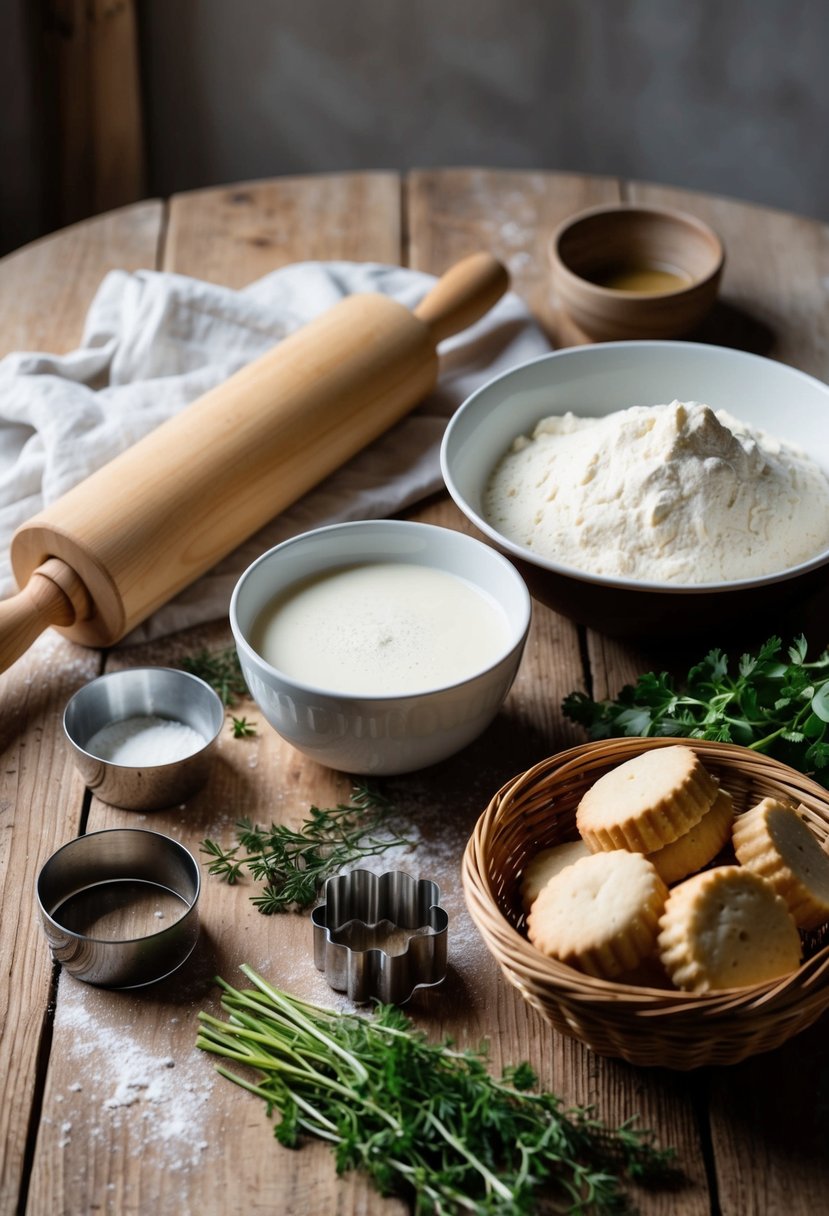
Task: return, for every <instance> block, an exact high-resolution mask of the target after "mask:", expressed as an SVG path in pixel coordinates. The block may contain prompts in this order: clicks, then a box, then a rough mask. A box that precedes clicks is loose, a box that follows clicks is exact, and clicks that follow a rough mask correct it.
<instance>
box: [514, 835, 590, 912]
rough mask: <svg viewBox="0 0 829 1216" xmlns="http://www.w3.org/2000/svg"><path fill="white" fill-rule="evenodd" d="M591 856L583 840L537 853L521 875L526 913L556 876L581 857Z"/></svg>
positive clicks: (568, 841)
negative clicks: (549, 881)
mask: <svg viewBox="0 0 829 1216" xmlns="http://www.w3.org/2000/svg"><path fill="white" fill-rule="evenodd" d="M589 855H590V850H589V849H588V847H587V845H586V844H585V843H584V841H583V840H565V841H563V843H562V844H557V845H554V846H553V847H552V848H551V849H542V851H541V852H540V853H536V855H535V857H533V858H531V859H530V861H528V862H527V865H526V866H525V867H524V873H523V874H522V875H521V903H522V904H523V906H524V911H525V912H529V910H530V908H531V907H532V906H533V903H534V902H535V899H536V897H537V896H538V894H539V893H540V891H541V890H542V888H543V887H545V886H546V885H547V882H548V880H549V879H551V878H552V877H553V875H554V874H558V873H559V872H560V871H561V870H563V869H564V868H565V866H571V865H572V864H573V862H574V861H578V860H579V858H580V857H588V856H589Z"/></svg>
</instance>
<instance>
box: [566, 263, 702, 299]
mask: <svg viewBox="0 0 829 1216" xmlns="http://www.w3.org/2000/svg"><path fill="white" fill-rule="evenodd" d="M586 277H587V278H588V279H589V280H590V282H591V283H595V284H596V286H597V287H606V288H608V289H609V290H610V291H633V292H635V293H636V294H637V295H654V294H662V293H663V292H666V291H682V290H683V289H684V288H686V287H688V286H690V284H691V282H692V279H691V276H690V275H688V274H685V273H684V271H681V270H675V269H673V268H671V269H668V268H667V267H663V266H605V267H602V268H601V269H600V270H597V271H594V272H593V273H592V274H589V275H587V276H586Z"/></svg>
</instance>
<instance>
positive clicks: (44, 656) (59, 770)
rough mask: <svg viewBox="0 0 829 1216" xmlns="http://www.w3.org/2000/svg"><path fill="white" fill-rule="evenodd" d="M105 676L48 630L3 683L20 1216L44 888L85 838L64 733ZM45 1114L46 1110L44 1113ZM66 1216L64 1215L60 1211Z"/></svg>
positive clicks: (2, 1054)
mask: <svg viewBox="0 0 829 1216" xmlns="http://www.w3.org/2000/svg"><path fill="white" fill-rule="evenodd" d="M99 670H100V657H99V655H98V654H97V653H95V652H93V651H87V650H83V649H82V648H81V647H79V646H74V645H72V643H70V642H67V641H65V640H64V639H63V638H60V637H58V635H57V634H55V633H53V632H52V631H50V632H49V633H47V634H44V635H43V636H42V637H41V638H39V639H38V641H37V642H36V643H35V645H34V646H33V647H32V649H31V650H30V651H29V652H28V654H26V655H25V656H24V657H23V658H21V659H19V660H18V662H17V663H15V664H14V665H13V666H12V667H11V668H10V669H9V670H8V671H7V672H5V674H4V675H3V676H2V678H1V679H0V825H2V829H3V830H2V835H0V901H2V908H3V915H2V917H0V974H2V975H3V976H4V977H5V978H4V981H3V983H2V984H0V1144H2V1145H3V1146H4V1147H3V1153H2V1158H0V1211H2V1212H12V1211H16V1210H18V1209H17V1203H18V1196H19V1194H20V1191H21V1186H22V1185H23V1184H24V1169H25V1165H26V1152H27V1137H28V1133H29V1120H30V1112H31V1110H32V1108H33V1103H34V1102H35V1101H36V1099H37V1098H38V1097H39V1095H38V1089H37V1086H38V1081H39V1078H38V1068H39V1063H38V1060H39V1052H40V1049H41V1036H42V1034H43V1031H44V1028H47V1029H48V1019H47V1006H48V1002H49V998H50V992H51V983H52V967H51V960H50V957H49V950H48V947H47V945H46V940H45V938H44V937H43V936H42V934H41V930H40V924H39V919H38V911H37V905H36V903H35V895H34V891H35V882H36V879H37V874H38V871H39V870H40V867H41V866H42V865H43V863H44V862H45V861H46V859H47V857H49V855H50V854H51V853H52V852H54V850H55V849H56V848H58V847H59V846H60V845H61V844H63V843H64V841H66V840H68V839H71V837H73V836H75V835H77V832H78V827H79V824H80V820H81V809H82V806H83V783H82V782H81V781H80V779H78V778H77V777H76V774H75V772H74V765H73V763H72V759H71V757H70V755H69V751H68V748H67V747H66V745H65V743H64V740H63V737H62V731H61V714H62V711H63V707H64V705H65V704H66V702H67V701H68V699H69V697H70V696H71V695H72V694H73V693H74V692H76V691H77V689H78V688H80V687H81V686H82V685H83V684H85V683H86V681H87V680H90V679H92V677H93V676H95V675H97V674H98V671H99ZM35 1110H36V1107H35ZM55 1210H57V1209H55Z"/></svg>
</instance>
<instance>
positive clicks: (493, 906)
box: [463, 738, 829, 1070]
mask: <svg viewBox="0 0 829 1216" xmlns="http://www.w3.org/2000/svg"><path fill="white" fill-rule="evenodd" d="M677 742H683V743H687V746H689V747H693V749H694V751H695V752H696V753H697V754H698V755H699V757H700V759H701V760H702V762H703V764H704V765H705V766H706V768H707V769H708V770H709V771H710V772H711V773H712V774H713V775H714V776H715V777H718V778H719V779H720V782H721V784H722V785H723V787H724V788H725V789H727V790H729V791H730V792H731V794H732V795H733V797H734V805H735V809H736V811H737V813H738V814H741V813H743V812H744V811H746V810H748V809H749V808H750V807H752V806H754V805H755V804H756V803H757V802H759V800H760V799H761V798H764V797H766V796H771V797H778V798H784V799H786V800H789V801H794V802H797V803H802V804H803V806H804V807H805V808H806V818H807V820H808V822H809V824H810V826H811V827H812V828H813V830H814V831H815V833H816V835H817V836H818V838H819V839H820V841H821V842H822V843H824V845H825V842H826V840H827V837H829V792H827V790H825V789H824V788H823V787H822V786H820V785H818V784H817V782H815V781H812V780H811V779H810V778H809V777H806V776H804V775H803V774H802V773H799V772H797V771H796V770H795V769H792V768H789V766H788V765H785V764H781V763H780V762H779V761H777V760H772V759H770V758H769V757H768V756H762V755H759V754H758V753H757V752H752V751H749V750H748V749H747V748H743V747H737V746H735V745H733V744H729V743H709V742H703V741H701V740H687V741H686V740H681V741H678V740H677V739H639V738H631V739H606V740H602V741H600V742H595V743H586V744H582V745H580V746H578V747H572V748H570V749H569V750H568V751H564V752H559V753H558V755H555V756H551V757H549V759H547V760H543V761H542V762H541V763H540V764H537V765H535V766H534V767H533V768H531V769H529V770H528V771H527V772H526V773H523V774H522V775H521V776H519V777H517V778H515V779H514V780H513V781H511V782H509V783H508V784H507V785H505V786H504V787H503V789H501V790H500V791H499V792H498V793H497V794H496V795H495V797H494V798H493V799H492V801H491V802H490V804H489V806H488V807H487V808H486V810H485V811H484V813H483V815H482V816H481V818H480V819H479V820H478V823H477V825H476V827H475V831H474V832H473V834H472V836H471V837H470V840H469V843H468V844H467V847H466V851H465V853H464V858H463V885H464V893H465V896H466V902H467V905H468V907H469V911H470V914H471V916H472V919H473V920H474V922H475V924H476V925H477V927H478V929H479V930H480V933H481V935H482V937H483V939H484V941H485V943H486V945H487V947H488V949H489V951H490V953H491V954H492V955H493V957H494V958H495V960H496V961H497V962H498V964H499V965H500V967H501V970H502V972H503V974H504V976H505V978H506V979H507V980H509V981H510V983H512V984H514V985H515V987H516V988H517V989H518V991H519V992H520V993H521V995H522V996H523V997H524V999H525V1000H526V1001H527V1002H528V1003H529V1004H530V1005H532V1006H533V1008H534V1009H536V1010H537V1011H538V1012H539V1013H540V1014H541V1016H542V1017H543V1018H545V1020H546V1021H548V1022H549V1023H550V1024H551V1025H552V1026H553V1027H554V1028H555V1029H556V1030H558V1031H560V1032H561V1033H562V1034H565V1035H568V1036H570V1037H571V1038H575V1039H579V1040H580V1041H581V1042H582V1043H585V1044H586V1045H587V1046H588V1047H590V1048H591V1049H592V1050H593V1051H595V1052H597V1053H598V1054H599V1055H604V1056H615V1057H619V1058H621V1059H623V1060H627V1061H628V1062H629V1063H630V1064H636V1065H644V1066H654V1067H661V1068H675V1069H683V1070H685V1069H691V1068H699V1067H702V1066H707V1065H718V1064H736V1063H738V1062H739V1061H740V1060H743V1059H745V1058H746V1057H747V1056H751V1055H755V1054H756V1053H758V1052H763V1051H770V1050H772V1049H773V1048H775V1047H779V1046H780V1045H781V1044H782V1043H784V1042H785V1041H786V1040H787V1039H789V1038H790V1037H791V1036H792V1035H794V1034H797V1033H798V1032H799V1031H801V1030H805V1029H806V1027H807V1026H810V1025H811V1024H812V1023H813V1022H815V1021H816V1020H817V1019H818V1018H819V1017H820V1015H821V1014H822V1013H823V1012H824V1011H825V1010H826V1009H827V1008H829V944H826V940H825V939H826V933H825V930H824V931H820V932H819V933H818V934H815V935H811V936H810V937H809V938H808V939H807V941H806V945H805V948H804V962H802V963H801V965H800V967H799V968H798V970H797V971H795V972H794V973H793V974H792V975H789V976H786V977H785V978H784V979H781V980H774V981H772V982H769V983H765V984H757V985H753V986H751V987H745V988H731V989H722V990H719V991H715V992H708V993H704V994H702V995H697V994H695V993H689V992H679V991H677V990H675V989H673V988H667V987H666V988H646V987H638V986H633V985H631V984H622V983H612V982H610V981H607V980H600V979H595V978H593V977H592V976H589V975H584V974H583V973H582V972H580V971H576V970H575V969H574V968H572V967H568V966H567V965H566V964H564V963H561V962H558V961H557V960H555V959H551V958H547V957H546V956H545V955H543V954H541V953H540V951H538V950H536V949H535V947H534V946H532V945H531V944H530V942H529V941H528V940H527V937H526V934H525V930H524V924H525V916H524V912H523V910H522V907H521V894H520V879H521V873H522V871H523V869H524V867H525V865H526V864H527V862H528V861H529V860H530V858H531V857H532V856H534V855H535V854H536V853H537V852H539V851H540V850H541V849H545V848H549V847H550V846H551V845H554V844H557V843H559V842H560V841H562V840H568V839H575V838H577V832H576V827H575V819H576V807H577V806H578V803H579V801H580V799H581V797H582V795H583V794H584V793H585V791H586V790H587V789H588V788H589V786H591V785H592V784H593V783H594V782H595V781H597V780H598V779H599V777H601V776H602V774H603V773H606V772H607V771H608V770H609V769H611V768H613V767H615V766H616V765H618V764H621V763H622V762H623V761H624V760H629V759H631V757H633V756H637V755H639V754H641V753H642V752H644V751H647V750H650V749H651V748H658V747H668V746H671V745H673V744H676V743H677Z"/></svg>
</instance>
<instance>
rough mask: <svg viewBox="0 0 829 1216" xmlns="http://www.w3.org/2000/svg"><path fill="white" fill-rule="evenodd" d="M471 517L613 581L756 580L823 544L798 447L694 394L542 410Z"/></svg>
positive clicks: (815, 483)
mask: <svg viewBox="0 0 829 1216" xmlns="http://www.w3.org/2000/svg"><path fill="white" fill-rule="evenodd" d="M483 514H484V517H485V518H486V520H487V522H488V523H489V524H491V525H492V526H493V527H494V528H497V529H498V531H499V532H501V533H502V534H503V536H505V537H506V538H507V539H508V540H511V541H513V542H514V543H516V544H520V545H524V546H526V547H527V548H528V549H531V550H532V551H533V552H534V553H535V554H537V555H538V556H539V557H544V558H548V559H550V560H553V561H557V562H559V563H561V564H562V565H565V566H570V567H573V568H575V569H578V570H583V571H584V572H586V573H589V574H598V575H603V576H606V577H611V578H626V579H635V580H636V581H640V582H661V583H674V584H677V585H683V584H700V583H720V582H732V581H737V580H740V579H751V578H758V577H762V576H765V575H769V574H774V573H777V572H780V571H783V570H787V569H790V568H792V567H794V566H797V565H799V564H800V563H801V562H804V561H808V560H809V559H810V558H813V557H815V556H816V555H817V554H818V553H820V552H821V551H822V550H823V549H825V548H826V547H827V546H829V479H827V476H826V474H825V473H824V472H823V470H822V469H820V468H819V467H818V465H816V464H815V463H814V461H812V460H811V459H810V458H809V457H808V456H807V455H806V454H805V453H804V452H802V451H800V450H799V449H798V448H796V447H794V446H793V445H791V444H788V443H785V442H783V441H781V440H778V439H775V438H773V437H772V436H770V435H768V434H766V433H765V432H763V431H759V430H756V429H754V428H752V427H750V426H748V425H747V424H745V423H743V422H740V421H738V420H737V419H736V418H734V417H732V416H731V414H729V413H728V412H727V411H725V410H714V409H712V408H711V407H710V406H708V405H704V404H701V403H700V402H696V401H691V402H681V401H673V402H671V403H670V404H668V405H653V406H633V407H631V408H630V409H625V410H618V411H616V412H615V413H611V414H608V415H606V416H604V417H599V418H585V417H577V416H576V415H574V414H572V413H566V414H563V415H560V416H555V417H550V418H544V419H542V420H541V421H540V422H539V423H538V424H537V426H536V427H535V429H534V430H533V432H532V434H531V435H521V436H519V437H518V438H517V439H515V440H514V442H513V444H512V446H511V448H510V450H509V451H508V452H507V453H506V454H505V455H504V456H503V457H502V459H501V460H500V461H499V462H498V464H497V465H496V467H495V469H494V471H493V473H492V475H491V477H490V479H489V482H488V485H487V488H486V492H485V495H484V501H483Z"/></svg>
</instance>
